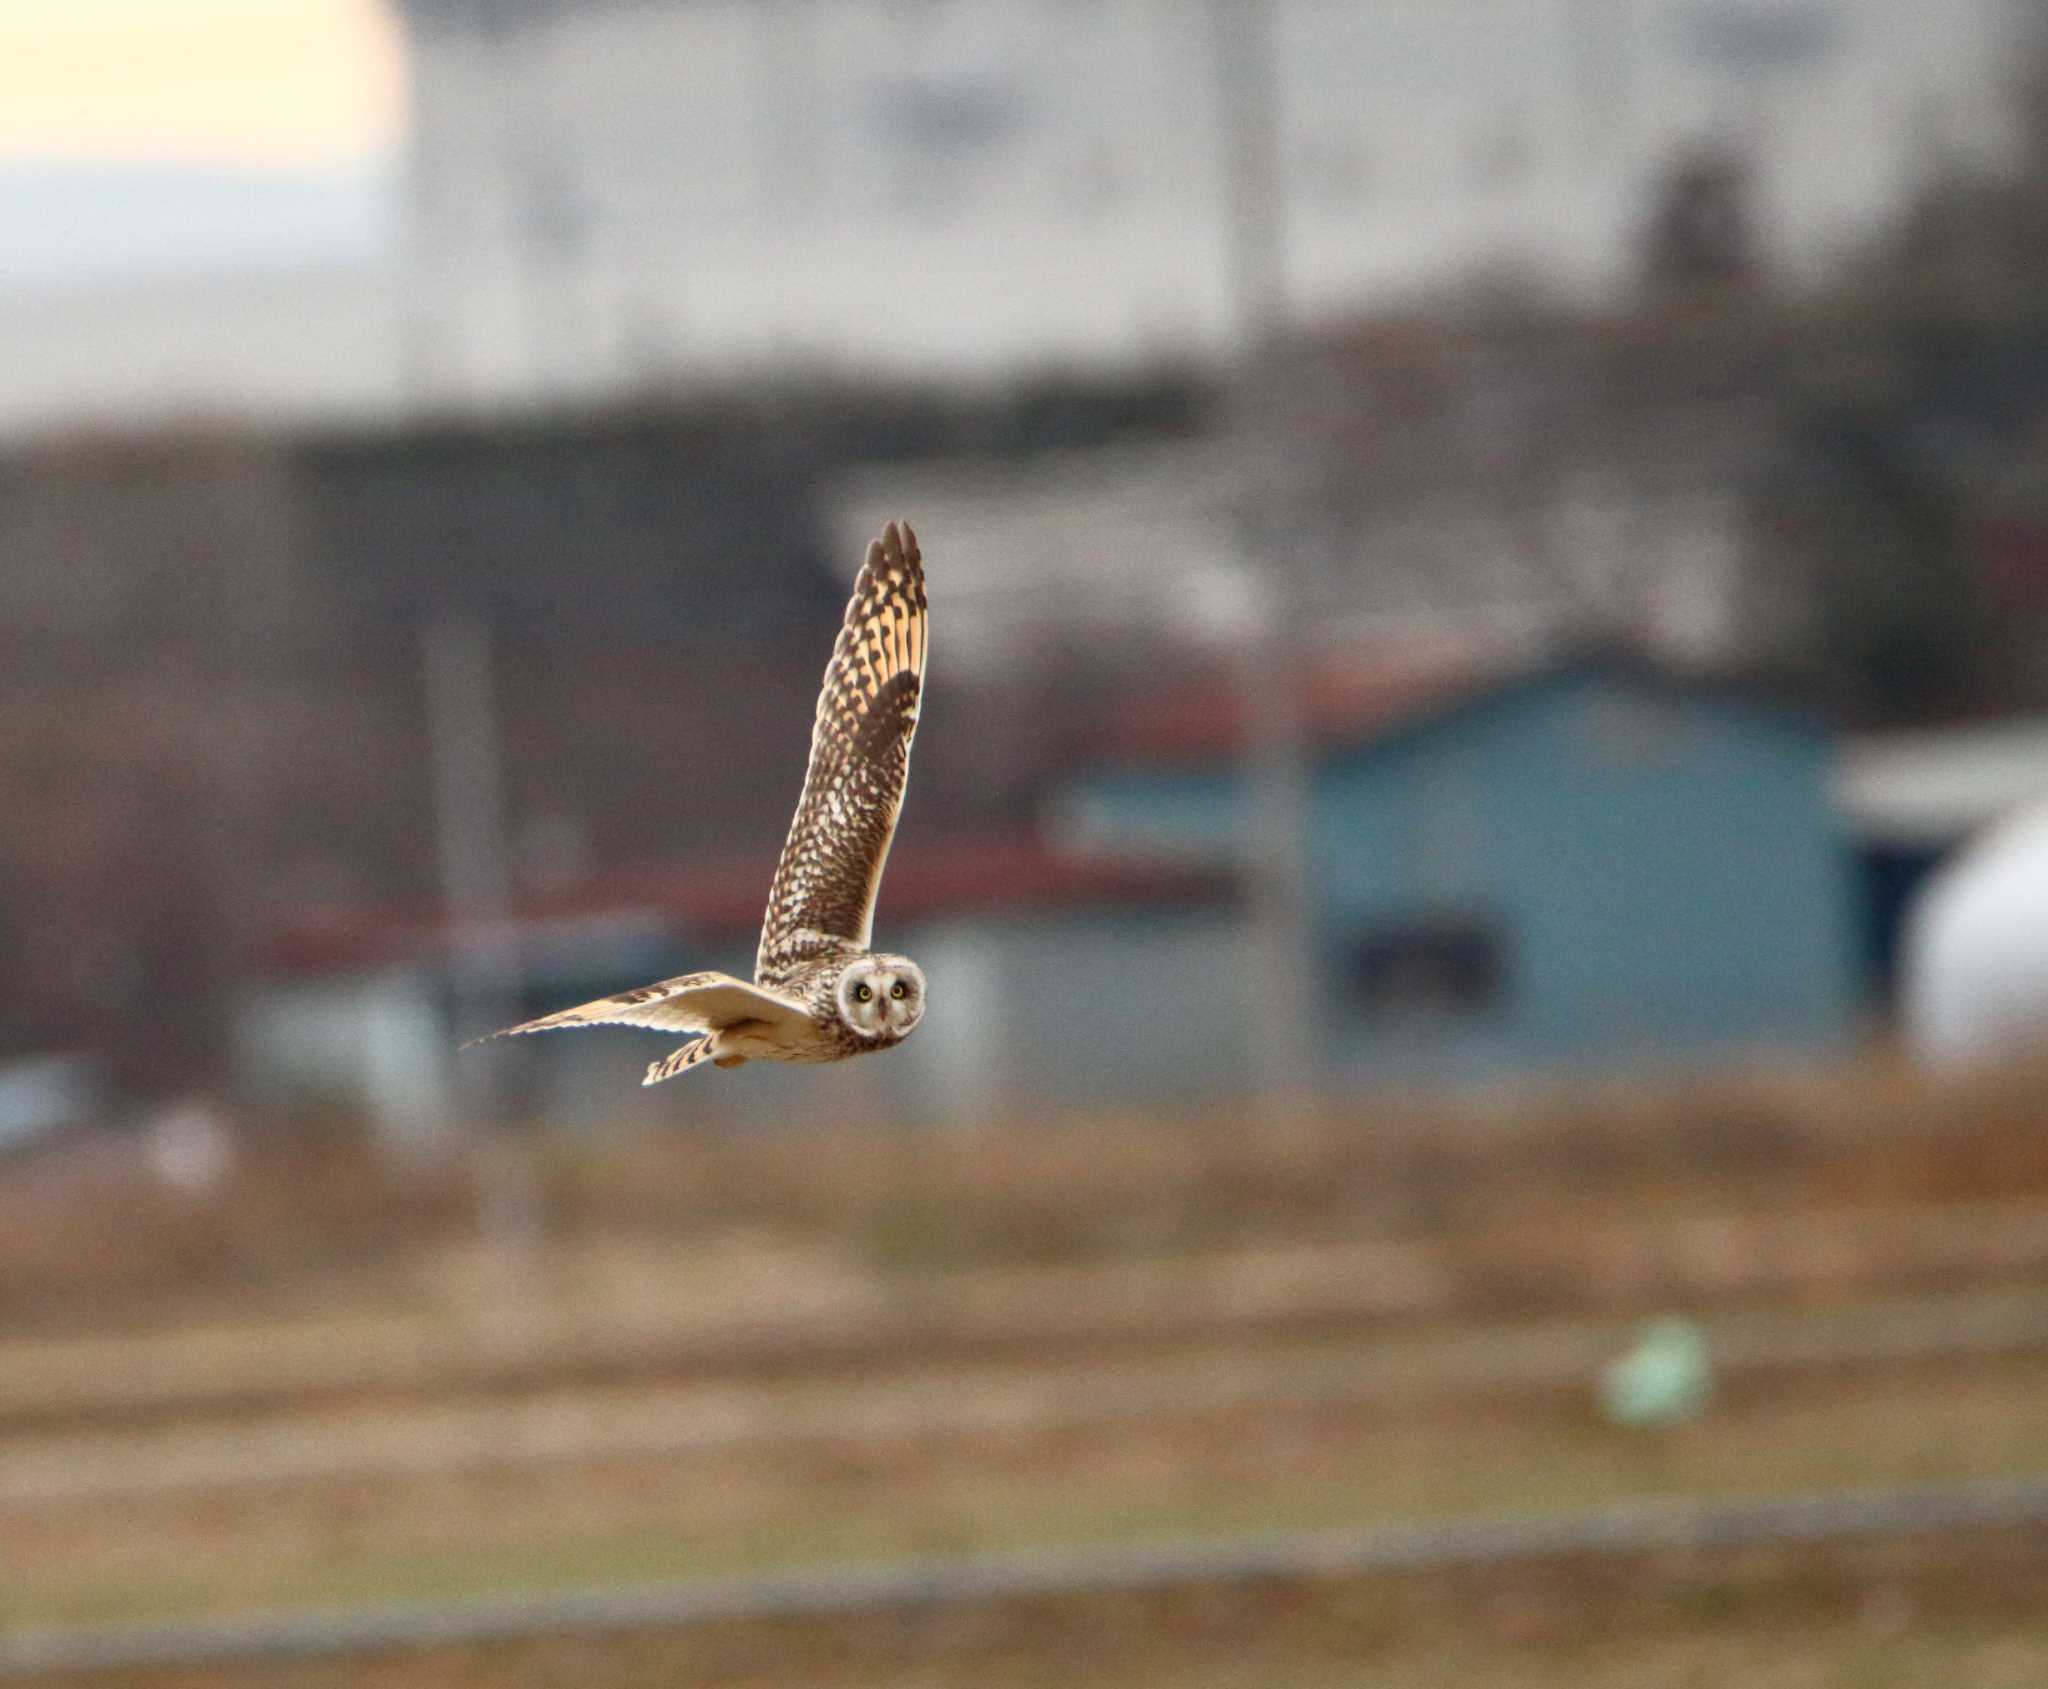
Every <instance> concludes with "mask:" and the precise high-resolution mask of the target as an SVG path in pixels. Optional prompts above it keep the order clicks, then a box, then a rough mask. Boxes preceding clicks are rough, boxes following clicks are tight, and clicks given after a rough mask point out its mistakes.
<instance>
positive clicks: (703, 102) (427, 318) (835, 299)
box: [412, 0, 2004, 392]
mask: <svg viewBox="0 0 2048 1689" xmlns="http://www.w3.org/2000/svg"><path fill="white" fill-rule="evenodd" d="M2003 5H2004V0H1964V3H1963V4H1959V5H1957V6H1953V7H1948V8H1930V7H1926V6H1924V5H1918V4H1909V3H1908V0H1860V3H1857V4H1846V3H1839V0H1770V3H1769V4H1766V3H1765V0H1382V3H1380V4H1375V5H1370V6H1368V5H1360V4H1357V3H1356V0H1275V17H1276V20H1277V38H1278V42H1279V59H1280V65H1279V74H1278V79H1277V81H1278V87H1277V94H1278V99H1279V105H1280V111H1281V117H1282V134H1281V140H1280V147H1279V151H1280V175H1281V178H1282V184H1283V190H1284V192H1285V193H1286V195H1287V199H1288V211H1287V223H1288V247H1289V252H1288V260H1289V262H1288V271H1289V290H1290V293H1291V295H1292V297H1293V300H1294V302H1295V304H1296V307H1297V308H1298V309H1300V310H1305V311H1314V310H1326V309H1336V308H1342V307H1345V306H1348V305H1354V304H1356V303H1358V302H1361V301H1368V300H1371V299H1373V298H1384V297H1386V296H1387V295H1388V294H1390V293H1399V292H1404V291H1412V290H1415V289H1418V288H1422V287H1426V286H1434V285H1441V284H1442V282H1443V281H1444V280H1446V279H1447V278H1449V277H1451V276H1454V275H1455V274H1456V273H1458V272H1460V271H1471V270H1474V269H1481V268H1487V267H1491V266H1498V265H1509V266H1521V267H1525V268H1535V269H1540V270H1544V271H1548V272H1551V273H1553V274H1555V275H1556V276H1557V277H1558V278H1560V279H1561V280H1563V281H1564V282H1566V283H1568V284H1569V285H1571V286H1573V287H1576V288H1578V289H1580V290H1598V289H1599V288H1601V287H1604V286H1607V285H1610V284H1612V283H1614V282H1615V281H1617V280H1618V279H1619V278H1621V277H1622V276H1623V275H1624V274H1625V272H1626V269H1627V263H1628V258H1629V250H1630V247H1629V242H1630V239H1631V236H1632V233H1633V231H1634V230H1635V228H1636V227H1637V226H1638V224H1639V223H1640V221H1641V218H1642V215H1643V211H1644V204H1643V197H1642V196H1643V192H1644V189H1645V186H1646V183H1647V182H1648V180H1649V178H1650V176H1651V175H1652V173H1653V171H1654V169H1655V167H1656V165H1657V163H1658V161H1659V160H1661V159H1662V158H1664V157H1665V156H1667V155H1668V153H1669V152H1670V150H1671V149H1672V148H1674V147H1676V146H1679V145H1681V144H1682V143H1684V142H1686V141H1687V140H1689V139H1692V138H1697V137H1702V136H1707V135H1713V134H1729V135H1733V136H1734V137H1736V138H1737V139H1739V140H1741V141H1742V142H1744V143H1745V144H1748V145H1750V146H1751V147H1753V148H1754V149H1755V151H1756V153H1757V155H1758V158H1759V162H1760V163H1761V165H1762V178H1763V180H1762V189H1763V194H1764V200H1765V203H1764V206H1763V222H1764V224H1765V229H1766V233H1767V234H1768V235H1769V236H1771V237H1772V238H1773V240H1774V243H1775V251H1776V254H1777V256H1778V258H1779V260H1780V261H1781V262H1782V263H1783V264H1784V265H1785V266H1786V267H1787V268H1789V269H1791V270H1793V271H1795V272H1797V271H1810V270H1814V269H1817V268H1819V267H1821V266H1823V265H1824V264H1825V263H1826V262H1827V261H1829V260H1830V259H1831V258H1832V257H1834V256H1837V255H1839V254H1840V253H1841V252H1842V251H1843V250H1844V249H1845V248H1846V247H1848V246H1849V245H1850V244H1852V243H1853V242H1854V241H1855V240H1856V239H1857V238H1860V237H1861V236H1862V235H1864V234H1866V233H1867V232H1868V231H1869V230H1870V229H1871V228H1872V227H1873V226H1874V225H1875V224H1876V223H1877V222H1878V221H1879V220H1880V219H1881V218H1882V217H1883V215H1884V214H1885V213H1886V211H1887V210H1888V209H1889V208H1890V207H1892V206H1893V205H1894V204H1895V203H1896V201H1897V199H1898V198H1899V196H1900V195H1901V193H1902V192H1904V191H1905V190H1906V189H1907V188H1908V187H1909V186H1910V184H1911V183H1912V182H1913V181H1914V180H1915V179H1916V178H1917V177H1918V175H1919V174H1920V173H1921V172H1922V171H1924V169H1925V168H1926V167H1927V166H1928V164H1929V163H1930V162H1931V156H1932V154H1933V153H1934V152H1935V151H1936V150H1940V149H1947V150H1950V151H1954V152H1963V153H1974V152H1981V151H1984V150H1985V149H1987V148H1989V147H1991V146H1992V145H1993V143H1994V141H1995V134H1994V130H1995V122H1994V118H1995V111H1996V102H1997V98H1998V93H1999V77H2000V74H2001V60H2000V57H1999V42H2000V36H1999V30H2000V27H2001V19H2002V17H2003V15H2004V13H2003ZM1788 15H1789V16H1792V17H1794V18H1795V20H1796V19H1797V18H1810V19H1813V20H1817V22H1816V23H1815V25H1814V27H1813V28H1812V29H1810V30H1808V31H1807V32H1806V33H1805V35H1804V36H1801V34H1800V32H1799V31H1798V30H1796V29H1795V30H1792V31H1790V32H1789V38H1790V39H1791V40H1793V41H1794V43H1795V45H1796V43H1797V42H1798V41H1800V40H1802V39H1804V40H1807V41H1809V42H1810V43H1811V44H1812V51H1811V52H1810V53H1806V54H1803V55H1802V54H1801V53H1800V52H1796V51H1795V52H1792V53H1790V54H1789V55H1788V56H1787V57H1785V58H1784V60H1783V62H1782V63H1780V64H1779V65H1778V66H1777V68H1775V69H1769V70H1765V71H1760V72H1759V71H1754V70H1752V69H1748V68H1744V67H1743V66H1742V65H1740V64H1739V63H1738V62H1737V59H1736V58H1735V57H1734V56H1732V55H1734V54H1735V53H1736V51H1737V50H1738V49H1739V48H1740V47H1741V46H1742V44H1743V43H1744V42H1746V41H1750V40H1753V39H1757V38H1759V37H1760V36H1761V37H1766V38H1767V37H1768V36H1769V34H1770V31H1769V29H1768V28H1765V29H1763V30H1761V31H1759V30H1757V29H1755V28H1752V29H1750V30H1749V31H1748V32H1747V33H1745V32H1744V30H1743V29H1742V28H1741V27H1736V26H1731V25H1729V24H1728V22H1727V19H1728V18H1730V17H1733V18H1735V19H1736V20H1737V23H1738V25H1739V23H1740V20H1743V19H1750V20H1756V19H1763V20H1764V21H1765V24H1766V25H1768V23H1769V20H1770V19H1771V18H1774V17H1784V16H1788ZM1716 18H1719V19H1721V20H1722V21H1721V22H1720V24H1718V25H1716V24H1715V23H1714V22H1713V20H1714V19H1716ZM1206 19H1207V8H1206V7H1204V6H1201V5H1197V4H1192V3H1189V0H780V3H776V4H766V3H762V0H692V3H690V4H680V3H675V4H658V3H654V0H639V3H635V4H617V3H603V0H591V3H587V4H583V5H579V6H575V7H559V8H541V9H540V12H539V15H538V16H537V17H535V18H532V19H530V20H529V21H528V23H526V24H525V25H523V26H519V27H512V26H501V27H499V28H498V29H496V30H492V31H484V30H478V29H475V28H473V27H472V28H469V29H462V28H457V27H455V26H452V25H448V24H441V25H433V26H425V25H423V26H421V27H420V28H419V29H418V30H417V31H416V35H415V43H414V47H415V51H414V70H415V84H416V91H417V99H416V107H415V110H416V136H415V139H416V143H417V146H416V161H415V162H416V167H417V176H416V193H415V200H414V208H415V212H416V218H415V222H414V233H415V239H414V245H413V252H414V262H415V265H416V272H415V274H416V281H417V285H416V287H415V289H414V291H413V295H412V297H413V301H414V303H415V305H416V308H417V312H418V316H419V320H420V322H421V324H422V325H425V330H424V332H423V335H422V344H423V345H426V346H428V347H430V348H432V349H433V350H434V352H435V354H436V355H437V357H438V359H439V363H440V376H441V379H442V380H443V381H444V383H445V384H446V385H447V387H448V389H449V390H450V391H454V392H460V391H463V390H464V389H465V388H470V387H474V386H477V385H483V386H489V385H491V384H493V383H495V382H499V381H506V380H510V381H514V382H520V381H525V382H533V383H537V384H539V385H541V386H543V387H552V388H562V387H568V388H574V387H577V386H591V385H599V386H602V385H607V384H614V383H619V382H627V383H630V382H633V381H636V380H643V381H644V380H648V379H651V378H656V377H658V376H659V375H660V374H661V373H662V372H663V371H665V370H675V369H697V368H701V367H704V366H706V365H710V366H731V365H734V364H747V363H758V362H766V361H774V360H779V359H783V358H787V357H791V356H805V355H809V356H813V357H816V358H825V359H833V360H838V361H842V362H852V363H855V364H861V365H882V366H901V365H916V366H918V367H921V368H930V367H932V366H935V365H936V366H942V367H943V366H952V367H962V368H991V367H1000V366H1003V365H1006V364H1010V363H1014V362H1018V361H1026V362H1031V361H1037V362H1043V361H1048V360H1057V359H1062V358H1081V357H1087V358H1101V357H1117V358H1140V357H1143V356H1145V355H1147V354H1148V353H1150V352H1153V351H1156V350H1158V349H1160V348H1162V347H1175V348H1178V347H1185V346H1188V345H1203V344H1213V343H1216V342H1218V341H1219V340H1220V339H1221V338H1222V337H1223V336H1224V335H1225V333H1226V331H1227V329H1228V327H1229V318H1228V300H1227V298H1226V293H1225V282H1224V264H1223V251H1224V230H1223V225H1222V204H1223V202H1222V196H1221V190H1220V181H1219V171H1218V159H1219V157H1220V149H1221V142H1220V140H1219V113H1218V102H1217V98H1216V93H1217V79H1216V70H1215V65H1214V62H1213V58H1212V54H1211V46H1210V39H1209V35H1208V32H1207V22H1206ZM1781 33H1785V32H1782V31H1781Z"/></svg>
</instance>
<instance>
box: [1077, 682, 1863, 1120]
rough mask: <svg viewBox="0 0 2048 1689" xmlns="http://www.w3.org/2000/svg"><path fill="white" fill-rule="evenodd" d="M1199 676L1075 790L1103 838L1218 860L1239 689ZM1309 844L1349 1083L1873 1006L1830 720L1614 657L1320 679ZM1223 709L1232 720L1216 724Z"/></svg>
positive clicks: (1238, 773) (1509, 1065)
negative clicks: (1332, 682) (1207, 686)
mask: <svg viewBox="0 0 2048 1689" xmlns="http://www.w3.org/2000/svg"><path fill="white" fill-rule="evenodd" d="M1205 707H1209V706H1205V705H1204V704H1203V702H1202V701H1201V700H1200V698H1198V697H1196V696H1193V695H1184V696H1182V697H1180V698H1178V699H1176V700H1174V701H1173V702H1172V703H1170V704H1169V705H1168V706H1167V707H1166V708H1165V709H1164V710H1162V711H1159V712H1154V713H1153V716H1152V718H1151V720H1150V723H1149V724H1147V722H1146V717H1145V712H1143V711H1140V712H1139V714H1138V720H1139V723H1140V725H1139V727H1138V730H1137V731H1136V732H1134V733H1128V734H1126V735H1124V736H1123V737H1122V738H1121V739H1120V740H1119V741H1117V742H1116V743H1114V744H1113V745H1111V746H1110V747H1109V750H1108V754H1107V756H1106V759H1105V761H1104V763H1103V765H1102V766H1100V767H1099V768H1097V769H1096V770H1095V771H1094V772H1092V773H1090V774H1089V775H1087V776H1086V777H1084V778H1083V779H1081V780H1080V781H1078V782H1077V783H1076V785H1075V788H1074V790H1073V792H1072V793H1071V794H1070V798H1069V801H1068V803H1067V805H1066V809H1067V813H1068V815H1069V818H1070V819H1071V820H1072V821H1073V822H1074V823H1075V824H1076V825H1077V826H1078V828H1079V830H1080V832H1081V833H1082V834H1083V835H1084V836H1085V837H1086V838H1087V839H1088V841H1089V842H1090V843H1091V844H1093V845H1097V846H1101V845H1105V844H1106V845H1110V846H1113V847H1116V848H1126V849H1131V850H1134V851H1139V852H1143V853H1145V854H1147V855H1150V856H1157V855H1158V854H1160V853H1161V852H1167V853H1172V854H1175V855H1179V856H1183V857H1189V856H1192V857H1195V858H1198V859H1201V858H1220V857H1224V856H1226V855H1227V854H1228V853H1229V852H1230V851H1231V850H1232V849H1234V844H1233V841H1234V840H1235V839H1236V838H1237V837H1238V836H1239V832H1240V829H1241V825H1242V822H1243V820H1244V811H1243V803H1244V797H1243V771H1242V763H1241V753H1238V752H1237V751H1236V750H1235V736H1234V735H1233V734H1232V732H1231V731H1230V728H1229V723H1228V720H1227V717H1228V715H1229V713H1230V712H1229V711H1228V709H1227V707H1225V708H1223V709H1222V710H1220V711H1214V712H1213V713H1212V715H1211V716H1210V717H1209V718H1208V723H1209V727H1208V728H1207V729H1205V727H1204V718H1203V716H1202V711H1203V709H1204V708H1205ZM1304 714H1305V723H1304V725H1305V729H1306V731H1307V733H1308V735H1309V738H1310V743H1311V747H1312V748H1311V752H1310V757H1309V767H1310V771H1311V772H1310V776H1309V779H1310V793H1309V803H1308V810H1309V814H1310V822H1309V830H1310V835H1311V836H1310V837H1309V838H1308V840H1307V841H1306V856H1307V861H1308V869H1309V875H1308V878H1309V888H1310V895H1311V899H1312V904H1313V911H1312V922H1311V926H1312V930H1313V933H1314V938H1315V948H1316V954H1315V956H1314V959H1313V965H1314V966H1315V968H1316V969H1317V972H1318V980H1317V986H1318V989H1317V992H1316V998H1317V1000H1318V1002H1319V1003H1320V1004H1321V1005H1322V1025H1321V1027H1320V1029H1319V1030H1320V1031H1321V1033H1322V1035H1323V1040H1324V1047H1325V1049H1326V1050H1327V1052H1328V1056H1329V1060H1330V1064H1331V1067H1332V1070H1333V1077H1336V1078H1338V1079H1339V1080H1344V1079H1351V1080H1364V1079H1367V1078H1373V1077H1379V1078H1404V1079H1405V1078H1480V1077H1486V1076H1491V1075H1496V1074H1504V1073H1511V1072H1526V1071H1531V1070H1543V1069H1563V1068H1580V1069H1583V1068H1588V1067H1596V1068H1625V1067H1632V1066H1640V1065H1645V1064H1670V1063H1673V1062H1681V1063H1691V1062H1697V1061H1704V1060H1709V1059H1717V1058H1721V1057H1726V1056H1730V1055H1740V1054H1746V1053H1762V1052H1766V1051H1805V1050H1813V1049H1816V1048H1820V1047H1825V1046H1827V1045H1829V1044H1832V1043H1835V1042H1837V1041H1839V1040H1841V1039H1843V1038H1844V1037H1846V1036H1847V1035H1848V1034H1849V1033H1850V1032H1851V1031H1852V1029H1853V1026H1854V1022H1855V1017H1856V1014H1857V1005H1858V1001H1859V983H1858V982H1859V973H1858V960H1857V958H1858V951H1857V935H1856V925H1855V912H1854V883H1853V867H1852V861H1851V856H1850V853H1849V850H1848V847H1847V843H1846V841H1845V840H1844V838H1843V837H1842V835H1841V831H1840V827H1839V824H1838V822H1837V820H1836V818H1835V816H1834V814H1833V812H1832V810H1831V808H1830V801H1829V779H1828V776H1829V771H1830V766H1831V762H1832V756H1833V739H1832V735H1831V734H1830V733H1829V731H1828V730H1827V729H1826V728H1825V727H1824V726H1823V725H1822V724H1821V723H1819V722H1817V721H1815V720H1813V719H1812V718H1810V717H1807V716H1805V715H1803V714H1801V713H1798V712H1796V711H1793V710H1790V709H1786V708H1781V707H1778V706H1776V705H1773V704H1770V703H1766V702H1764V701H1762V700H1760V699H1757V698H1755V697H1752V696H1748V695H1745V694H1742V693H1738V692H1735V691H1733V690H1729V689H1724V688H1719V687H1710V686H1706V685H1702V684H1698V683H1694V682H1690V681H1686V680H1682V679H1679V678H1675V677H1673V676H1670V675H1667V674H1665V673H1663V672H1662V671H1659V670H1656V669H1654V668H1651V667H1648V666H1645V665H1641V664H1638V663H1633V662H1629V661H1626V660H1619V659H1613V658H1606V657H1582V658H1574V659H1571V660H1568V661H1561V662H1558V663H1555V664H1551V665H1548V666H1545V667H1542V668H1540V669H1533V670H1529V671H1526V672H1521V673H1516V674H1512V675H1505V676H1502V675H1492V676H1486V675H1481V674H1475V673H1473V672H1472V671H1470V670H1469V669H1468V670H1464V671H1462V672H1455V673H1451V674H1448V675H1447V674H1445V673H1443V672H1438V673H1435V674H1433V675H1427V676H1424V677H1420V678H1417V679H1415V680H1413V681H1412V683H1410V684H1406V685H1395V686H1392V687H1387V686H1381V687H1379V688H1377V689H1369V690H1367V691H1365V692H1363V693H1361V694H1358V695H1357V696H1355V697H1353V698H1352V699H1350V700H1349V701H1347V700H1346V698H1345V697H1344V695H1343V693H1342V690H1341V689H1337V690H1336V691H1334V692H1333V691H1332V690H1331V689H1329V688H1327V687H1326V688H1322V689H1320V690H1318V689H1317V688H1315V687H1313V686H1309V687H1305V688H1304ZM1210 729H1213V730H1210Z"/></svg>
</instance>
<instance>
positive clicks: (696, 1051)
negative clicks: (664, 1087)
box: [640, 1034, 716, 1085]
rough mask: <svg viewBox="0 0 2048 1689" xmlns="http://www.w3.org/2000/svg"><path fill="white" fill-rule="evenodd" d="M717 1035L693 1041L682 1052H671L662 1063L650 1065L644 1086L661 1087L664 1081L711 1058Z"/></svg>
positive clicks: (643, 1081) (662, 1059)
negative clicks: (712, 1042)
mask: <svg viewBox="0 0 2048 1689" xmlns="http://www.w3.org/2000/svg"><path fill="white" fill-rule="evenodd" d="M715 1036H716V1034H712V1035H711V1036H707V1037H704V1038H697V1039H693V1040H692V1041H691V1042H689V1043H687V1044H685V1045H684V1046H683V1047H682V1048H681V1049H680V1050H671V1051H670V1052H669V1053H668V1054H667V1055H665V1056H663V1057H662V1058H661V1060H660V1061H658V1062H653V1063H650V1064H649V1066H648V1069H647V1077H646V1078H645V1079H643V1080H641V1081H640V1083H641V1084H643V1085H659V1084H660V1083H661V1082H662V1081H663V1080H664V1079H673V1078H674V1077H675V1076H676V1075H677V1074H678V1073H687V1072H689V1070H690V1069H691V1068H693V1067H695V1066H696V1065H697V1064H698V1063H699V1062H701V1061H708V1060H709V1059H710V1057H711V1041H712V1037H715Z"/></svg>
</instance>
